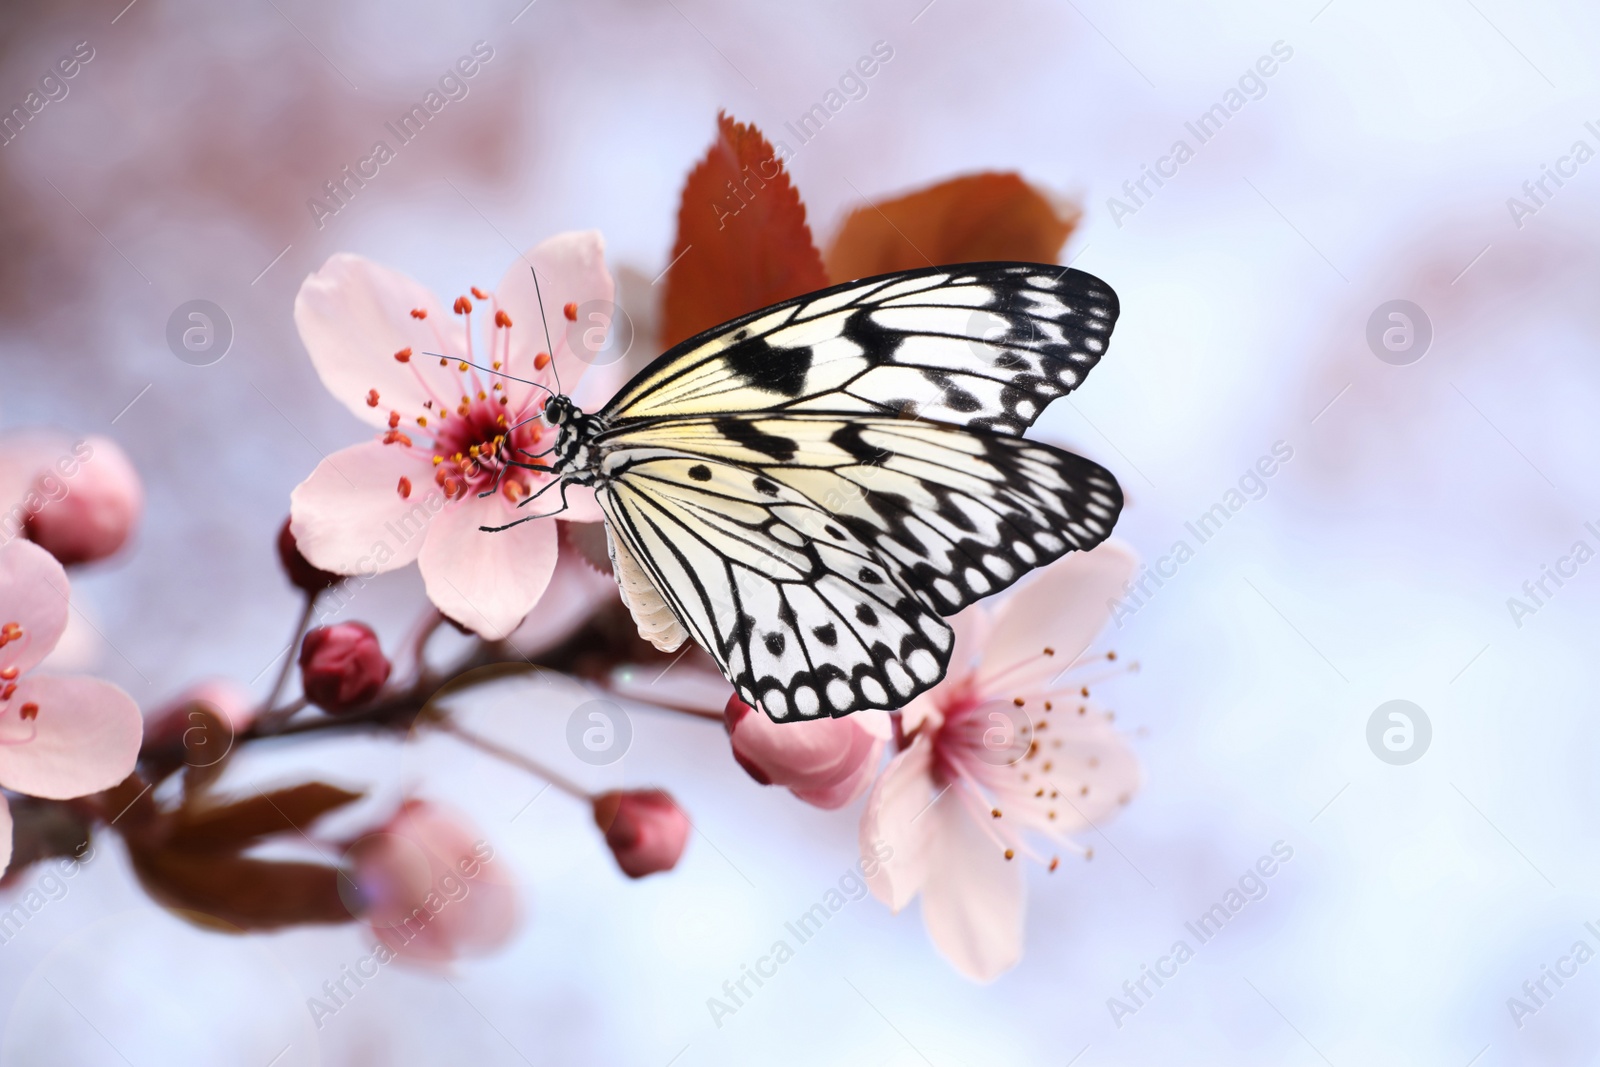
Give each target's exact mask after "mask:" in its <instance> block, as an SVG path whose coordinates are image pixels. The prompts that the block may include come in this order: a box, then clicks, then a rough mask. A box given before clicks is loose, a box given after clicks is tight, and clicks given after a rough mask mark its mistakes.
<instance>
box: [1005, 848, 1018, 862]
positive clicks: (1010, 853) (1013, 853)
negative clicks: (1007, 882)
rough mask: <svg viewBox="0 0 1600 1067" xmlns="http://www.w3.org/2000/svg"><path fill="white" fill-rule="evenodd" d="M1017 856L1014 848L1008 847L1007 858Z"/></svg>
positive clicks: (1010, 858) (1011, 858)
mask: <svg viewBox="0 0 1600 1067" xmlns="http://www.w3.org/2000/svg"><path fill="white" fill-rule="evenodd" d="M1016 858H1017V854H1016V852H1015V851H1013V850H1012V849H1009V848H1008V849H1006V859H1008V860H1014V859H1016Z"/></svg>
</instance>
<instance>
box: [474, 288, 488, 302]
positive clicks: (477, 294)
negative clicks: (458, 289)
mask: <svg viewBox="0 0 1600 1067" xmlns="http://www.w3.org/2000/svg"><path fill="white" fill-rule="evenodd" d="M472 295H473V296H475V297H477V298H478V299H479V300H487V299H489V294H488V293H486V292H484V291H483V290H482V289H479V288H478V287H477V286H476V285H474V286H473V287H472Z"/></svg>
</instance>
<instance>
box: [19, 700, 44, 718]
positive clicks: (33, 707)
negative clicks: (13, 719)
mask: <svg viewBox="0 0 1600 1067" xmlns="http://www.w3.org/2000/svg"><path fill="white" fill-rule="evenodd" d="M17 714H18V715H21V716H22V719H23V721H24V722H32V721H33V720H34V719H37V718H38V717H39V705H37V704H33V703H28V704H24V705H22V707H21V708H19V709H17Z"/></svg>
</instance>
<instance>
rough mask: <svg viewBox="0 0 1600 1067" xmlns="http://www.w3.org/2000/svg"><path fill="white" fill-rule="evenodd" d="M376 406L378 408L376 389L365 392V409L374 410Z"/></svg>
mask: <svg viewBox="0 0 1600 1067" xmlns="http://www.w3.org/2000/svg"><path fill="white" fill-rule="evenodd" d="M377 406H378V391H377V390H376V389H368V390H367V407H369V408H375V407H377Z"/></svg>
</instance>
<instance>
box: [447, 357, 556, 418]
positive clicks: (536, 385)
mask: <svg viewBox="0 0 1600 1067" xmlns="http://www.w3.org/2000/svg"><path fill="white" fill-rule="evenodd" d="M422 354H423V355H425V356H438V357H439V358H440V359H455V357H454V356H446V355H443V354H442V353H439V352H424V353H422ZM457 362H459V363H465V364H466V365H467V366H469V367H473V368H475V369H477V370H481V371H483V373H485V374H498V375H499V376H500V377H502V378H510V379H511V380H512V381H514V382H521V383H522V384H523V385H531V386H533V387H534V388H535V389H543V390H544V391H545V392H547V393H549V394H550V395H551V396H555V395H556V394H555V390H554V389H551V388H550V387H549V386H548V385H541V384H540V383H538V382H530V381H528V379H526V378H518V377H517V376H516V375H515V374H507V373H506V372H505V371H503V370H495V369H494V368H493V367H485V366H483V365H482V364H479V363H474V362H472V360H470V359H462V360H457ZM560 384H561V382H560V381H559V380H557V381H556V385H560ZM539 417H540V416H538V415H535V416H534V418H539ZM531 421H532V419H528V420H524V422H519V423H517V425H518V426H522V425H525V424H526V422H531Z"/></svg>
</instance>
